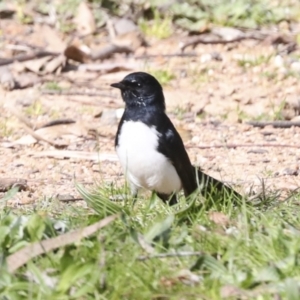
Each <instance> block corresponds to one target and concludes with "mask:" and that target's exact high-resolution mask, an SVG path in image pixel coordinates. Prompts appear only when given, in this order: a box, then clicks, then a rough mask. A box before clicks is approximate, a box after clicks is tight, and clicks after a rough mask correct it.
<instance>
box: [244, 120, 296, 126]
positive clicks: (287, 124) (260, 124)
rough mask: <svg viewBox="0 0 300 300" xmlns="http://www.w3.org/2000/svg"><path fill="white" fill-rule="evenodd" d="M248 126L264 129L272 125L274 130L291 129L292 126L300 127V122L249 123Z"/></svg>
mask: <svg viewBox="0 0 300 300" xmlns="http://www.w3.org/2000/svg"><path fill="white" fill-rule="evenodd" d="M246 124H249V125H252V126H254V127H260V128H263V127H265V126H268V125H271V126H273V127H274V128H290V127H292V126H297V127H299V126H300V122H293V121H249V122H246Z"/></svg>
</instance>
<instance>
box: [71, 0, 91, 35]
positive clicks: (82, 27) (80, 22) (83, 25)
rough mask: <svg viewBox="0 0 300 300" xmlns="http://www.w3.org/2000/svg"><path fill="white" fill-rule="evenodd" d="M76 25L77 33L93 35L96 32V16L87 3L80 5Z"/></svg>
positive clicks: (83, 2)
mask: <svg viewBox="0 0 300 300" xmlns="http://www.w3.org/2000/svg"><path fill="white" fill-rule="evenodd" d="M75 24H76V26H77V31H78V32H79V33H80V34H82V35H87V34H91V33H93V32H94V31H95V30H96V23H95V19H94V15H93V13H92V11H91V10H90V8H89V6H88V4H87V3H86V2H85V1H82V2H81V3H80V4H79V5H78V8H77V15H76V17H75Z"/></svg>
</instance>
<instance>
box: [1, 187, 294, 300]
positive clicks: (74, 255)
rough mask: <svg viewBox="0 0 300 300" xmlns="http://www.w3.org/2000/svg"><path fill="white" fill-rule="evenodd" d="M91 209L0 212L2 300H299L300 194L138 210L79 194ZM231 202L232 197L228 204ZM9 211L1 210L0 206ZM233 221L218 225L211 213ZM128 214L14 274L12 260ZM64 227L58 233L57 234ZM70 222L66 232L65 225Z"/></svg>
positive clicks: (149, 204) (56, 206) (156, 204)
mask: <svg viewBox="0 0 300 300" xmlns="http://www.w3.org/2000/svg"><path fill="white" fill-rule="evenodd" d="M78 189H79V192H80V193H82V195H83V196H84V198H85V199H86V201H87V203H88V204H89V207H90V208H77V209H75V208H74V207H73V206H72V205H71V204H65V205H64V206H62V204H61V203H59V202H55V200H54V199H52V200H51V199H49V201H48V202H47V204H46V205H45V204H44V205H43V206H41V207H36V208H35V211H31V210H22V211H20V210H18V211H15V210H13V209H9V208H7V207H6V208H5V209H3V210H2V211H1V214H0V227H1V230H0V233H1V234H0V247H1V248H0V249H1V250H0V252H1V257H2V259H1V262H2V270H1V272H0V299H212V300H213V299H225V296H226V294H228V293H229V290H230V291H231V293H233V292H234V293H235V294H232V296H231V298H229V299H238V298H242V299H274V297H275V296H276V295H277V296H278V295H279V296H281V297H282V298H281V299H299V297H300V289H299V287H300V286H299V279H300V268H299V265H298V264H299V258H300V256H299V253H300V213H299V200H300V196H299V194H298V195H294V196H292V197H290V198H289V199H287V200H286V201H279V200H278V199H277V198H276V196H275V197H273V198H272V197H269V198H267V199H264V200H263V201H256V203H255V204H254V203H253V204H249V203H245V202H243V203H241V204H240V205H238V206H234V205H232V203H231V202H230V201H221V199H218V200H219V201H218V202H215V203H213V204H212V205H211V206H209V207H208V206H207V205H201V204H200V202H199V197H198V196H194V197H195V198H193V199H192V202H191V203H192V204H190V205H189V206H186V204H185V201H184V199H181V202H180V204H179V205H177V206H175V207H168V206H166V205H164V204H163V203H162V202H161V201H159V200H158V199H157V198H156V197H154V196H152V197H147V196H144V197H142V199H139V200H138V201H137V203H136V204H133V201H132V199H131V198H130V197H129V196H128V197H127V198H125V199H126V201H123V202H112V201H110V200H109V197H112V196H116V195H118V194H124V192H126V189H125V190H124V189H116V188H113V187H112V186H107V187H104V188H99V187H98V188H96V189H95V190H94V192H92V191H86V190H85V189H84V188H83V187H81V186H78ZM227 200H228V199H227ZM2 203H3V202H2ZM216 211H217V212H220V213H221V214H222V215H224V216H226V217H227V218H228V222H227V224H220V223H218V221H217V220H215V221H213V220H212V219H211V215H212V212H216ZM115 213H121V215H120V217H118V219H117V220H115V221H114V222H112V223H110V224H108V225H107V226H106V227H104V228H102V229H101V230H99V231H98V232H97V233H96V234H94V235H92V236H90V237H88V238H84V239H82V240H81V241H80V242H76V243H75V244H70V245H68V246H65V247H61V248H59V249H57V250H55V251H51V252H48V253H46V254H43V255H41V256H39V257H36V258H34V259H33V260H31V261H29V262H28V263H27V264H26V265H25V266H23V267H21V268H20V269H18V270H17V271H16V272H15V273H14V274H9V273H8V271H7V270H6V267H5V258H6V257H7V255H9V254H11V253H13V252H15V251H17V250H18V249H20V248H22V247H24V246H26V245H28V244H29V243H32V242H35V241H39V240H44V239H49V238H52V237H55V236H58V235H59V234H60V233H61V232H60V231H57V228H58V227H63V228H65V230H66V231H70V230H73V229H74V228H82V227H84V226H86V225H89V224H93V223H95V222H96V221H98V220H100V219H103V218H105V217H106V216H108V215H111V214H115ZM57 224H60V226H57ZM61 224H64V226H61Z"/></svg>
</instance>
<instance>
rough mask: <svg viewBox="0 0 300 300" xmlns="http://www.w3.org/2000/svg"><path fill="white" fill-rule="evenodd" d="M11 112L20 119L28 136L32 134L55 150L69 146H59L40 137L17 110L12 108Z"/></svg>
mask: <svg viewBox="0 0 300 300" xmlns="http://www.w3.org/2000/svg"><path fill="white" fill-rule="evenodd" d="M9 110H10V112H11V113H12V114H13V115H14V116H16V117H17V118H18V119H19V121H21V122H22V124H23V128H24V129H25V131H26V132H27V133H28V134H30V135H31V136H33V137H34V138H35V139H36V140H37V141H43V142H46V143H48V144H49V145H51V146H53V147H55V148H62V147H65V146H67V145H66V144H59V143H56V142H54V141H52V140H49V139H45V138H44V137H42V136H40V135H39V134H37V133H36V132H35V131H34V130H33V129H32V128H33V125H32V124H31V123H30V121H29V120H28V119H27V118H25V117H24V116H23V115H22V114H21V113H20V112H18V111H17V110H16V109H13V108H10V109H9Z"/></svg>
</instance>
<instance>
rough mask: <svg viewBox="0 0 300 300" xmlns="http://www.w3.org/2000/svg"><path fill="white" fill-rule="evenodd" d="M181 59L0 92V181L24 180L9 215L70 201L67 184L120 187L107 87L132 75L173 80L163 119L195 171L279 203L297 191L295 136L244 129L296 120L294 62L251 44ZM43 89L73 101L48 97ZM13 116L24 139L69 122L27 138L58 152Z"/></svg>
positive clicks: (113, 101)
mask: <svg viewBox="0 0 300 300" xmlns="http://www.w3.org/2000/svg"><path fill="white" fill-rule="evenodd" d="M7 24H8V25H10V23H9V22H8V23H7ZM9 28H10V27H9V26H7V28H6V32H7V31H9V30H10V29H9ZM11 28H12V29H11V32H10V33H11V35H13V33H14V34H15V36H18V37H19V38H20V36H21V35H22V32H23V31H24V30H25V29H26V28H25V29H24V26H22V27H20V28H17V29H16V26H15V25H14V27H11ZM22 30H23V31H22ZM20 31H21V32H20ZM12 32H13V33H12ZM39 38H40V37H38V38H37V39H35V36H34V34H33V35H29V38H28V39H27V40H26V42H27V43H33V42H34V43H35V44H37V41H38V39H39ZM181 39H182V37H172V38H170V39H167V40H164V41H156V42H153V43H152V45H151V46H150V47H148V48H147V49H145V48H141V49H138V50H137V51H140V53H145V51H146V53H148V54H170V53H174V52H176V53H178V51H177V49H179V44H180V42H181ZM3 51H4V52H5V51H6V50H5V49H4V50H3ZM185 51H186V52H189V51H190V52H193V53H194V54H196V56H193V57H179V56H177V57H176V56H175V57H173V58H166V57H162V56H157V57H156V58H148V59H133V58H131V57H130V55H129V56H127V57H126V56H125V55H123V54H122V55H115V56H114V57H113V58H111V59H109V60H107V62H109V63H114V62H117V63H118V64H122V62H124V64H125V63H128V62H132V63H133V65H134V67H133V68H131V69H130V70H121V71H118V70H114V71H113V72H110V73H105V72H97V71H96V72H92V71H79V70H70V71H68V72H63V73H60V74H48V75H38V76H37V78H38V82H36V83H35V84H33V86H31V87H28V88H24V89H13V90H11V91H7V90H5V89H4V88H2V89H1V90H0V111H1V114H0V180H3V179H6V178H18V179H24V180H26V181H27V187H26V188H25V190H24V191H21V192H19V193H18V194H17V195H16V196H15V197H14V198H13V199H12V200H10V202H9V203H10V204H11V205H13V206H18V205H25V204H34V203H37V202H42V201H45V199H49V198H56V197H58V198H62V197H66V198H68V197H69V198H72V197H74V198H78V197H79V195H78V194H77V192H76V189H75V186H74V180H76V181H78V182H82V183H84V184H85V185H94V184H99V183H100V184H102V183H111V182H113V183H117V184H122V183H123V182H124V177H123V175H122V171H121V168H120V165H119V163H118V161H117V158H116V155H115V151H114V136H115V132H116V130H117V124H118V121H119V118H120V114H121V112H122V111H121V109H122V108H123V106H124V105H123V103H122V100H121V97H120V95H119V94H118V92H117V91H115V90H112V89H111V88H110V87H109V84H111V83H113V82H116V81H119V80H121V79H122V78H123V77H124V76H125V75H126V74H128V73H130V72H133V71H138V70H144V71H147V72H151V73H153V74H158V73H157V72H158V71H162V70H163V71H166V72H167V73H168V74H173V75H174V78H173V79H172V80H170V81H169V82H168V83H167V84H165V85H164V91H165V97H166V103H167V111H168V114H169V116H170V117H171V119H172V121H173V122H174V124H175V125H176V127H177V128H178V130H179V131H180V133H181V135H182V137H183V139H184V142H185V145H186V148H187V151H188V153H189V155H190V158H191V160H192V161H193V163H195V164H197V165H200V166H201V167H202V168H203V170H205V172H207V173H208V174H210V175H212V176H214V177H216V178H220V179H222V180H224V181H225V182H228V183H230V184H232V185H233V186H235V187H236V188H237V189H238V190H239V191H241V192H242V193H249V191H250V190H251V189H252V188H254V189H255V190H259V189H261V188H262V186H263V184H262V182H264V184H265V187H266V190H267V191H268V192H271V191H279V192H281V193H282V197H285V195H287V194H288V193H290V192H291V191H294V190H295V189H298V188H299V186H300V180H299V176H300V175H299V167H300V142H299V140H300V128H299V127H291V128H274V127H273V126H268V127H265V128H256V127H253V126H251V125H248V124H246V122H247V121H249V120H256V119H261V120H265V119H271V120H272V119H284V120H291V119H292V120H297V116H298V118H299V90H300V86H299V84H298V80H299V74H298V73H299V72H300V71H299V70H297V69H296V67H297V66H295V64H294V65H293V57H297V55H299V53H298V52H297V51H295V52H293V54H292V55H287V54H283V55H280V56H278V55H277V53H276V49H275V48H274V47H273V46H272V45H270V44H265V43H262V42H258V41H253V40H245V41H241V42H238V43H231V44H216V45H201V44H200V45H198V46H197V47H195V48H194V49H192V48H191V49H189V48H187V49H186V50H185ZM4 52H3V53H4ZM215 57H217V58H218V59H215ZM252 62H254V63H252ZM16 65H19V63H18V64H17V63H15V64H12V65H10V66H9V67H10V68H11V70H13V71H12V72H13V74H15V76H23V77H24V76H25V77H27V76H30V75H31V73H30V72H29V71H26V72H25V71H22V72H21V73H17V72H16V71H15V68H16ZM160 74H161V73H160ZM160 76H163V75H160ZM159 79H160V78H159ZM47 82H48V85H47ZM49 82H50V83H51V82H55V84H58V85H59V86H60V87H62V88H64V89H66V90H65V91H69V92H70V91H71V92H73V93H75V95H73V94H68V93H67V92H66V94H59V93H57V94H49ZM53 91H55V90H53ZM79 92H80V94H79ZM76 93H78V94H77V95H76ZM20 115H22V116H23V117H24V118H26V120H27V121H29V122H30V124H31V125H32V129H33V130H35V129H36V128H39V127H40V126H42V125H43V124H46V123H47V122H49V121H53V120H57V119H71V120H73V121H75V122H76V123H71V124H60V125H57V126H50V127H44V128H41V129H38V130H35V133H36V134H38V135H39V136H41V137H43V138H45V139H46V140H47V141H49V140H50V141H54V142H55V143H57V144H61V145H63V146H62V147H60V149H58V148H59V147H55V146H53V144H52V145H51V143H49V142H45V141H43V140H38V139H33V138H32V135H31V134H30V131H28V128H27V125H24V124H25V123H24V119H23V120H22V118H21V117H20ZM99 115H100V116H99ZM58 151H69V152H63V154H60V153H59V152H58ZM80 153H81V154H80ZM98 154H99V155H98ZM59 155H60V157H58V156H59ZM82 155H85V157H84V158H82ZM70 156H72V157H71V158H70ZM99 158H101V159H100V161H99ZM3 194H4V192H2V193H1V194H0V197H1V195H3Z"/></svg>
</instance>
